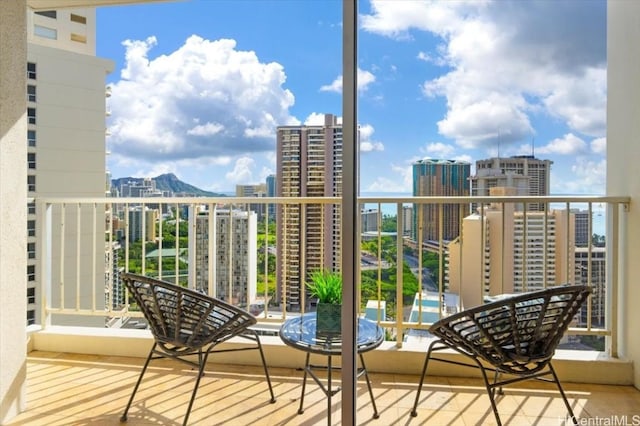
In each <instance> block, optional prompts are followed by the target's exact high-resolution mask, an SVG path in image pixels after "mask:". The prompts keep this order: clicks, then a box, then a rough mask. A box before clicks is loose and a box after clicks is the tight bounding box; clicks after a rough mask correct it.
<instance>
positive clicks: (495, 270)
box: [445, 188, 575, 307]
mask: <svg viewBox="0 0 640 426" xmlns="http://www.w3.org/2000/svg"><path fill="white" fill-rule="evenodd" d="M510 189H511V190H512V191H513V188H510ZM496 190H498V191H500V190H504V188H494V189H492V191H491V195H512V194H511V193H510V191H500V192H501V193H499V194H497V193H494V192H495V191H496ZM574 229H575V228H574V217H573V214H572V213H570V214H569V215H567V211H566V210H551V211H549V212H547V213H546V215H545V213H544V212H526V213H525V212H522V211H516V209H515V207H514V205H513V204H506V205H504V209H503V206H502V205H501V204H499V203H496V204H494V205H490V206H487V207H485V209H484V212H483V213H482V214H480V213H473V214H471V215H469V216H467V217H466V218H464V220H463V223H462V235H461V238H460V239H456V240H455V241H452V242H451V243H450V244H449V245H448V247H447V262H446V265H445V281H446V282H447V287H448V290H449V291H450V292H453V293H457V294H460V295H461V297H462V302H463V304H464V306H467V307H468V306H475V305H479V304H481V303H483V301H484V297H485V296H490V295H497V294H504V293H519V292H523V291H531V290H538V289H541V288H543V287H544V286H548V285H557V284H561V283H569V282H574V278H575V270H574V269H575V268H574V265H575V259H574V244H573V240H574V236H573V232H574ZM461 241H463V242H464V243H462V242H461Z"/></svg>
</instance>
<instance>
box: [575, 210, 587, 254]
mask: <svg viewBox="0 0 640 426" xmlns="http://www.w3.org/2000/svg"><path fill="white" fill-rule="evenodd" d="M571 211H572V212H573V215H574V216H575V218H576V231H575V232H576V247H586V246H587V245H588V244H589V241H591V235H590V234H589V221H590V219H591V218H590V217H589V211H588V210H578V209H575V210H571Z"/></svg>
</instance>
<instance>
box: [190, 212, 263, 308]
mask: <svg viewBox="0 0 640 426" xmlns="http://www.w3.org/2000/svg"><path fill="white" fill-rule="evenodd" d="M211 218H212V220H211ZM189 221H190V226H189V229H190V235H189V244H190V247H189V282H190V283H191V284H193V285H194V286H195V288H196V289H198V290H201V291H205V292H206V293H208V294H211V295H213V296H215V297H218V298H220V299H222V300H225V301H227V302H229V303H231V304H233V305H236V306H240V307H244V308H248V306H249V305H250V304H251V303H252V302H254V301H255V300H256V293H257V267H258V257H257V256H258V254H257V253H258V221H257V216H256V213H255V212H253V211H241V210H228V209H217V208H215V207H214V209H213V212H212V214H210V211H209V210H202V211H199V212H197V213H196V212H193V211H191V210H190V214H189ZM191 230H193V232H192V231H191ZM210 259H215V261H214V262H210ZM210 277H211V278H212V279H210Z"/></svg>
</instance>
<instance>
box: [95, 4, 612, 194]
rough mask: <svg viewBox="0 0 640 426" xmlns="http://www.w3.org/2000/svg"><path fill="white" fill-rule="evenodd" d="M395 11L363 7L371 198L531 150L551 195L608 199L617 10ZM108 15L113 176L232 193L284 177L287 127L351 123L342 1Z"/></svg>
mask: <svg viewBox="0 0 640 426" xmlns="http://www.w3.org/2000/svg"><path fill="white" fill-rule="evenodd" d="M389 4H391V2H384V1H375V0H372V1H362V2H361V4H360V31H359V58H360V61H359V68H360V72H359V88H360V91H359V93H360V96H359V123H360V125H361V135H362V142H361V157H360V158H361V163H360V176H361V186H360V189H361V192H363V193H365V192H383V191H384V192H387V191H388V192H405V193H410V192H411V165H412V164H413V163H414V162H415V161H417V160H420V159H422V158H442V159H453V160H465V161H469V162H471V163H472V164H473V165H475V161H477V160H479V159H483V158H491V157H496V156H501V157H508V156H511V155H530V154H532V153H533V154H534V155H535V156H536V157H537V158H541V159H549V160H551V161H553V167H552V171H551V193H552V194H594V193H596V194H599V193H603V192H604V181H605V164H606V163H605V157H604V155H605V146H606V140H605V128H606V123H605V112H606V111H605V108H606V102H605V99H606V37H605V32H606V31H605V30H606V3H605V2H604V1H601V0H598V1H595V0H594V1H584V2H579V4H578V2H575V1H559V2H534V1H532V2H508V1H504V2H499V4H496V3H494V2H475V1H474V2H467V3H465V2H434V3H431V2H426V1H407V2H402V3H396V2H394V3H393V4H394V6H393V7H389ZM400 5H402V6H400ZM97 13H98V15H97V19H98V34H97V52H96V53H97V55H98V56H99V57H104V58H108V59H111V60H113V61H114V62H115V67H114V72H113V73H111V74H110V75H108V76H107V80H108V82H109V83H110V84H111V86H112V96H111V98H110V100H109V104H110V111H111V117H110V118H109V121H108V126H109V131H110V133H111V136H110V137H109V138H108V140H107V145H108V148H109V150H110V151H111V156H110V157H109V159H108V165H109V169H110V171H111V173H112V175H113V176H114V177H120V176H136V177H140V176H156V175H158V174H161V173H165V172H173V173H175V174H176V175H177V176H178V177H179V178H180V179H182V180H184V181H188V182H190V183H192V184H194V185H195V186H198V187H200V188H202V189H205V190H209V191H216V192H231V191H233V188H234V187H235V185H236V184H251V183H258V182H263V181H264V180H265V177H266V176H267V175H268V174H272V173H273V172H274V171H275V157H276V152H275V134H276V132H275V128H276V127H277V126H279V125H290V124H300V123H309V124H313V123H317V122H318V121H317V120H318V119H321V118H322V115H323V114H325V113H331V114H335V115H340V114H341V82H340V76H341V72H342V69H341V51H340V49H341V28H340V19H341V18H340V16H341V2H336V1H325V2H302V1H287V2H285V1H267V0H262V1H260V2H254V1H244V2H240V3H238V2H230V1H222V0H221V1H215V2H212V1H188V2H176V3H173V2H169V3H158V4H153V5H137V6H122V7H108V8H101V9H98V11H97ZM265 16H268V19H265ZM310 27H311V28H315V31H308V28H310ZM473 172H474V171H473V170H472V173H473Z"/></svg>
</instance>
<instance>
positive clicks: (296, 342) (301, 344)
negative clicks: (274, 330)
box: [279, 312, 384, 355]
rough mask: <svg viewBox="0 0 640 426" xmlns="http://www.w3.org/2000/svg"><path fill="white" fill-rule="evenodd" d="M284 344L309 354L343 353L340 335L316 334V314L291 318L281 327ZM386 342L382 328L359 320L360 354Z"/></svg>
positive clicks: (363, 319)
mask: <svg viewBox="0 0 640 426" xmlns="http://www.w3.org/2000/svg"><path fill="white" fill-rule="evenodd" d="M279 334H280V338H281V339H282V341H283V342H284V343H286V344H287V345H289V346H293V347H295V348H297V349H301V350H304V351H307V352H314V353H320V354H325V355H339V354H340V353H341V351H342V338H341V336H340V335H328V334H318V333H316V313H315V312H309V313H306V314H304V315H301V316H299V317H294V318H290V319H288V320H287V321H285V322H284V324H282V327H280V333H279ZM383 340H384V331H383V330H382V327H380V326H378V325H377V324H376V323H375V322H373V321H370V320H368V319H365V318H358V341H357V343H356V345H357V347H358V352H359V353H362V352H367V351H370V350H372V349H375V348H377V347H378V346H380V344H381V343H382V341H383Z"/></svg>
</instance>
